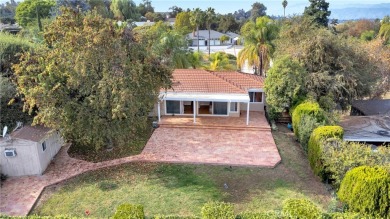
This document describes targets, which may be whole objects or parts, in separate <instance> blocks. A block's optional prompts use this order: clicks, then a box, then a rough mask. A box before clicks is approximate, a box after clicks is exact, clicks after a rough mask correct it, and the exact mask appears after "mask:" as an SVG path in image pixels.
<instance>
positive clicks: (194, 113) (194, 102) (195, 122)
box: [193, 100, 196, 123]
mask: <svg viewBox="0 0 390 219" xmlns="http://www.w3.org/2000/svg"><path fill="white" fill-rule="evenodd" d="M193 113H194V123H196V101H195V100H194V112H193Z"/></svg>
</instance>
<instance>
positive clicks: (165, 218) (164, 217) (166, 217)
mask: <svg viewBox="0 0 390 219" xmlns="http://www.w3.org/2000/svg"><path fill="white" fill-rule="evenodd" d="M153 219H199V217H195V216H176V215H156V216H154V217H153Z"/></svg>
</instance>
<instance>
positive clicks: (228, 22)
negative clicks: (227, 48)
mask: <svg viewBox="0 0 390 219" xmlns="http://www.w3.org/2000/svg"><path fill="white" fill-rule="evenodd" d="M218 18H219V21H218V31H221V32H224V33H226V32H228V31H231V32H234V33H238V32H239V31H240V24H239V23H238V22H237V21H236V19H235V18H234V16H233V14H227V15H219V16H218Z"/></svg>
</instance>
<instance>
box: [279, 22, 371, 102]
mask: <svg viewBox="0 0 390 219" xmlns="http://www.w3.org/2000/svg"><path fill="white" fill-rule="evenodd" d="M276 45H277V47H276V48H277V49H276V54H275V56H276V59H279V58H278V57H282V56H285V55H290V56H291V57H292V58H293V59H295V60H298V61H299V63H300V64H301V66H302V67H303V68H304V69H305V70H306V72H307V73H308V75H307V77H305V85H304V87H305V90H306V93H307V94H308V95H309V96H311V97H312V98H314V99H315V100H317V101H319V103H320V104H321V106H322V107H324V108H328V109H330V108H332V107H333V106H334V103H336V104H339V105H340V106H341V107H342V108H343V109H345V108H346V107H347V106H348V104H349V103H351V101H352V100H354V99H359V98H365V97H370V96H371V95H372V94H373V92H374V91H375V90H376V85H377V83H378V80H379V77H378V75H377V73H376V72H377V65H376V64H375V63H374V62H372V61H371V60H370V57H369V56H368V54H367V50H366V49H364V47H363V46H362V42H360V41H359V40H357V39H345V38H343V37H338V36H337V35H334V34H333V33H332V32H331V31H330V30H328V29H327V28H318V27H316V25H312V24H311V20H310V19H309V20H307V19H306V18H303V19H302V18H292V19H290V20H286V22H285V24H284V25H283V28H282V31H281V32H280V37H279V39H278V41H277V43H276Z"/></svg>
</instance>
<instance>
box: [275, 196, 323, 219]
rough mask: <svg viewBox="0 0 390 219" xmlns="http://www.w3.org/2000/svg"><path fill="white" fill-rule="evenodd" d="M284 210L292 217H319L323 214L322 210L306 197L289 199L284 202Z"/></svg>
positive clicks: (284, 212) (285, 213)
mask: <svg viewBox="0 0 390 219" xmlns="http://www.w3.org/2000/svg"><path fill="white" fill-rule="evenodd" d="M282 212H283V214H284V215H289V217H290V218H306V219H317V218H320V217H321V216H322V213H321V210H320V209H319V208H318V207H317V206H316V205H315V204H313V203H312V202H311V201H309V200H306V199H288V200H287V201H285V202H284V204H283V210H282Z"/></svg>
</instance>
